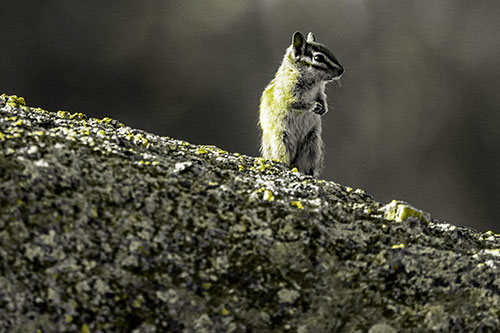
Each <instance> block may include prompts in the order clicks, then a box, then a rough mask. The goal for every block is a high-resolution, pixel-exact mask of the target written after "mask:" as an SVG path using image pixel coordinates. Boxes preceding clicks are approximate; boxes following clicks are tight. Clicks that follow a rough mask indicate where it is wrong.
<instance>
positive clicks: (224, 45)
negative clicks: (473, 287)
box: [0, 0, 500, 232]
mask: <svg viewBox="0 0 500 333" xmlns="http://www.w3.org/2000/svg"><path fill="white" fill-rule="evenodd" d="M499 17H500V2H499V1H498V0H483V1H465V0H439V1H434V0H424V1H422V0H415V1H410V0H405V1H401V0H379V1H370V0H335V1H332V0H323V1H320V0H308V1H305V0H302V1H297V0H286V1H285V0H265V1H264V0H260V1H257V0H226V1H223V0H198V1H186V0H184V1H182V0H178V1H176V0H168V1H131V0H120V1H96V0H92V1H90V0H87V1H65V0H44V1H25V0H19V1H11V2H9V4H8V5H4V6H2V10H1V11H0V38H1V43H2V46H1V47H0V68H1V74H0V92H5V93H7V94H17V95H20V96H24V97H25V98H26V100H27V102H28V104H29V105H30V106H37V107H38V106H40V107H42V108H45V109H48V110H53V111H57V110H67V111H70V112H83V113H86V114H87V115H89V116H92V117H100V118H101V117H104V116H109V117H112V118H115V119H118V120H119V121H121V122H123V123H125V124H126V125H129V126H132V127H136V128H141V129H144V130H147V131H149V132H153V133H155V134H159V135H162V136H170V137H173V138H177V139H182V140H186V141H189V142H192V143H197V144H214V145H217V146H219V147H221V148H223V149H226V150H228V151H230V152H239V153H243V154H246V155H251V156H257V155H258V154H259V150H258V147H259V129H258V126H257V119H258V107H259V98H260V94H261V92H262V90H263V89H264V87H265V86H266V84H267V83H268V82H269V81H270V80H271V79H272V78H273V76H274V73H275V71H276V70H277V68H278V66H279V65H280V62H281V59H282V57H283V54H284V51H285V49H286V48H287V47H288V45H289V44H290V42H291V37H292V33H293V32H294V31H296V30H299V31H302V32H303V33H307V32H309V31H312V32H314V33H315V35H316V38H317V40H318V41H319V42H321V43H323V44H325V45H327V46H328V47H329V48H330V49H331V50H332V51H333V52H334V53H335V55H336V56H337V58H338V59H339V61H340V62H341V64H342V65H343V66H344V67H345V69H346V72H345V74H344V76H343V78H342V80H341V81H340V84H337V83H335V82H333V83H330V84H329V86H328V96H329V105H330V112H329V113H328V114H327V115H326V116H325V117H324V118H323V123H324V130H323V131H324V132H323V139H324V141H325V144H326V165H325V171H324V172H323V175H322V177H323V178H325V179H327V180H333V181H335V182H338V183H341V184H343V185H346V186H351V187H353V188H363V189H365V190H366V191H367V192H368V193H370V194H372V195H373V196H374V198H375V199H376V200H378V201H381V202H388V201H390V200H392V199H395V198H396V199H401V200H405V201H408V202H410V203H411V204H413V205H414V206H416V207H418V208H421V209H423V210H425V211H428V212H429V213H431V214H432V215H433V217H436V218H439V219H441V220H443V221H446V222H449V223H453V224H457V225H467V226H471V227H474V228H476V229H479V230H482V231H486V230H493V231H496V232H500V220H499V218H498V211H499V208H500V203H499V199H498V198H499V196H500V174H499V172H498V167H499V163H498V162H499V161H500V149H499V147H500V133H499V124H500V112H499V111H500V110H499V109H500V108H499V105H500V88H499V83H500V19H499Z"/></svg>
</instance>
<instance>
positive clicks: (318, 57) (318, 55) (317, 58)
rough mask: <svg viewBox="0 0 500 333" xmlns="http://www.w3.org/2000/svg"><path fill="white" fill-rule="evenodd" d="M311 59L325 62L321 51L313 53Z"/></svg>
mask: <svg viewBox="0 0 500 333" xmlns="http://www.w3.org/2000/svg"><path fill="white" fill-rule="evenodd" d="M313 59H314V61H317V62H325V56H324V55H322V54H321V53H317V54H315V55H314V57H313Z"/></svg>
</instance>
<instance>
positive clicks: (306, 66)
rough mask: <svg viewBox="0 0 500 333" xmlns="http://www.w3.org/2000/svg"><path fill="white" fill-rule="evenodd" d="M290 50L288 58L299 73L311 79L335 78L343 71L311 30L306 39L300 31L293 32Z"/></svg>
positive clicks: (327, 79) (326, 79) (324, 79)
mask: <svg viewBox="0 0 500 333" xmlns="http://www.w3.org/2000/svg"><path fill="white" fill-rule="evenodd" d="M290 51H291V52H290V58H291V60H292V61H293V62H294V63H295V65H296V66H297V68H298V69H299V71H300V72H301V74H302V75H303V76H305V77H309V78H310V79H311V80H320V81H331V80H336V79H339V78H340V77H341V76H342V73H344V68H343V67H342V65H340V63H339V61H338V60H337V58H335V56H334V55H333V53H332V52H331V51H330V50H328V49H327V48H326V47H325V46H324V45H322V44H320V43H317V42H316V38H315V37H314V35H313V34H312V33H311V32H310V33H309V34H308V35H307V39H305V38H304V35H302V34H301V33H300V32H298V31H297V32H295V33H294V34H293V37H292V45H291V47H290Z"/></svg>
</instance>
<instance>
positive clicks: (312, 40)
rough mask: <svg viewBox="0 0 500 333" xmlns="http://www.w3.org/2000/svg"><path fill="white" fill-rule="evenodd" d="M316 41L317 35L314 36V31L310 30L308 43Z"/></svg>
mask: <svg viewBox="0 0 500 333" xmlns="http://www.w3.org/2000/svg"><path fill="white" fill-rule="evenodd" d="M315 41H316V37H314V35H313V33H312V32H310V33H308V34H307V42H308V43H311V42H315Z"/></svg>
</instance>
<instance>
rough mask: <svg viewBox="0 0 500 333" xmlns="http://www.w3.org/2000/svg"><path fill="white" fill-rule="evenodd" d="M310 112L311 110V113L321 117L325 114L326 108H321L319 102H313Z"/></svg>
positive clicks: (321, 105)
mask: <svg viewBox="0 0 500 333" xmlns="http://www.w3.org/2000/svg"><path fill="white" fill-rule="evenodd" d="M310 110H311V112H314V113H316V114H318V115H320V116H322V115H324V114H325V113H326V108H325V107H324V106H323V104H321V103H319V102H314V104H313V106H312V107H311V109H310Z"/></svg>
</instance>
